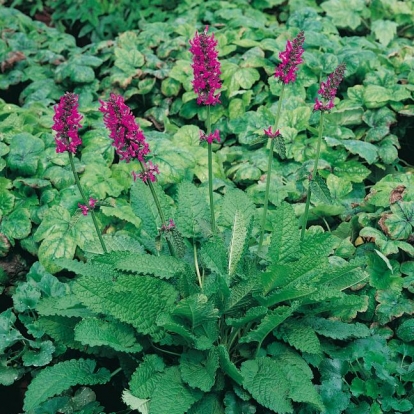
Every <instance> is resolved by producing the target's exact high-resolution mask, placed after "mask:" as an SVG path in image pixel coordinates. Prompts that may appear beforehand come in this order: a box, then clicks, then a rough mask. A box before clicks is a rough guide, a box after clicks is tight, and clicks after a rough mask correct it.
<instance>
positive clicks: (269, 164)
mask: <svg viewBox="0 0 414 414" xmlns="http://www.w3.org/2000/svg"><path fill="white" fill-rule="evenodd" d="M284 92H285V84H282V90H281V92H280V96H279V102H278V105H277V111H276V119H275V125H274V129H275V131H277V127H278V125H279V118H280V111H281V109H282V101H283V94H284ZM274 140H275V139H274V138H273V139H272V138H269V140H268V144H269V158H268V161H267V176H266V190H265V200H264V205H263V214H262V223H261V231H260V238H259V247H258V249H257V253H258V254H259V253H260V250H261V248H262V245H263V238H264V232H265V227H266V217H267V208H268V206H269V189H270V180H271V176H272V162H273V149H274V146H275V141H274Z"/></svg>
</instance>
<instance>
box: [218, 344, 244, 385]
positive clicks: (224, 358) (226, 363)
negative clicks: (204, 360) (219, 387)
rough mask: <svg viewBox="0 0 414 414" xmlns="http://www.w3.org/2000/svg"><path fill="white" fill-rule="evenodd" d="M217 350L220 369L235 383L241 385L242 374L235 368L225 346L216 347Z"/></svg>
mask: <svg viewBox="0 0 414 414" xmlns="http://www.w3.org/2000/svg"><path fill="white" fill-rule="evenodd" d="M217 349H218V352H219V359H220V367H221V369H222V370H223V371H224V372H225V373H226V374H227V375H228V376H229V377H230V378H231V379H232V380H233V381H235V382H236V383H237V384H239V385H242V383H243V375H242V374H241V372H240V371H239V370H238V369H237V367H236V365H234V363H233V362H232V361H231V360H230V356H229V353H228V351H227V348H226V347H225V346H224V345H219V346H218V347H217Z"/></svg>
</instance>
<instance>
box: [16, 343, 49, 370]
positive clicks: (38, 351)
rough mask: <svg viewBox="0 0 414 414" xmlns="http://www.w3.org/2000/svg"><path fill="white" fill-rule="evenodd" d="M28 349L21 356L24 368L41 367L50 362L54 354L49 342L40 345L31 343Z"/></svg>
mask: <svg viewBox="0 0 414 414" xmlns="http://www.w3.org/2000/svg"><path fill="white" fill-rule="evenodd" d="M30 348H31V349H29V350H27V351H26V352H25V353H24V354H23V356H22V361H23V365H24V366H26V367H30V366H33V367H42V366H44V365H47V364H48V363H49V362H50V361H51V360H52V355H53V352H55V347H54V346H53V344H52V342H51V341H43V342H40V343H38V342H33V341H32V342H31V343H30Z"/></svg>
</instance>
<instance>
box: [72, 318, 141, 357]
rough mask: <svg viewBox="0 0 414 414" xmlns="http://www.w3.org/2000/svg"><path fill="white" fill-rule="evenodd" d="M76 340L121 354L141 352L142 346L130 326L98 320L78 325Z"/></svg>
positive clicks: (84, 321) (91, 319)
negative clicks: (104, 347)
mask: <svg viewBox="0 0 414 414" xmlns="http://www.w3.org/2000/svg"><path fill="white" fill-rule="evenodd" d="M75 340H76V341H79V342H81V343H82V344H83V345H88V346H108V347H110V348H113V349H115V351H120V352H131V353H135V352H140V351H142V346H141V345H140V344H139V343H138V342H137V340H136V338H135V330H134V329H133V328H132V326H130V325H126V324H123V323H120V322H110V321H105V320H102V319H97V318H88V319H83V320H82V321H81V322H79V323H78V324H77V325H76V328H75Z"/></svg>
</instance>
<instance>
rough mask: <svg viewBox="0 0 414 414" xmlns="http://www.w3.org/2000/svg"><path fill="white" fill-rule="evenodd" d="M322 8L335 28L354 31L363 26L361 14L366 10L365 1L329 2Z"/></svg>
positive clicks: (324, 3)
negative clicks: (346, 28) (347, 28)
mask: <svg viewBox="0 0 414 414" xmlns="http://www.w3.org/2000/svg"><path fill="white" fill-rule="evenodd" d="M321 7H322V9H323V10H324V11H325V12H326V14H327V15H328V16H329V17H331V18H332V22H333V24H334V25H335V26H337V27H349V28H350V29H352V30H355V29H356V28H357V27H358V26H359V25H360V24H361V13H362V12H363V11H364V9H366V6H365V3H364V1H363V0H350V1H346V0H329V1H325V2H323V3H322V4H321Z"/></svg>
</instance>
